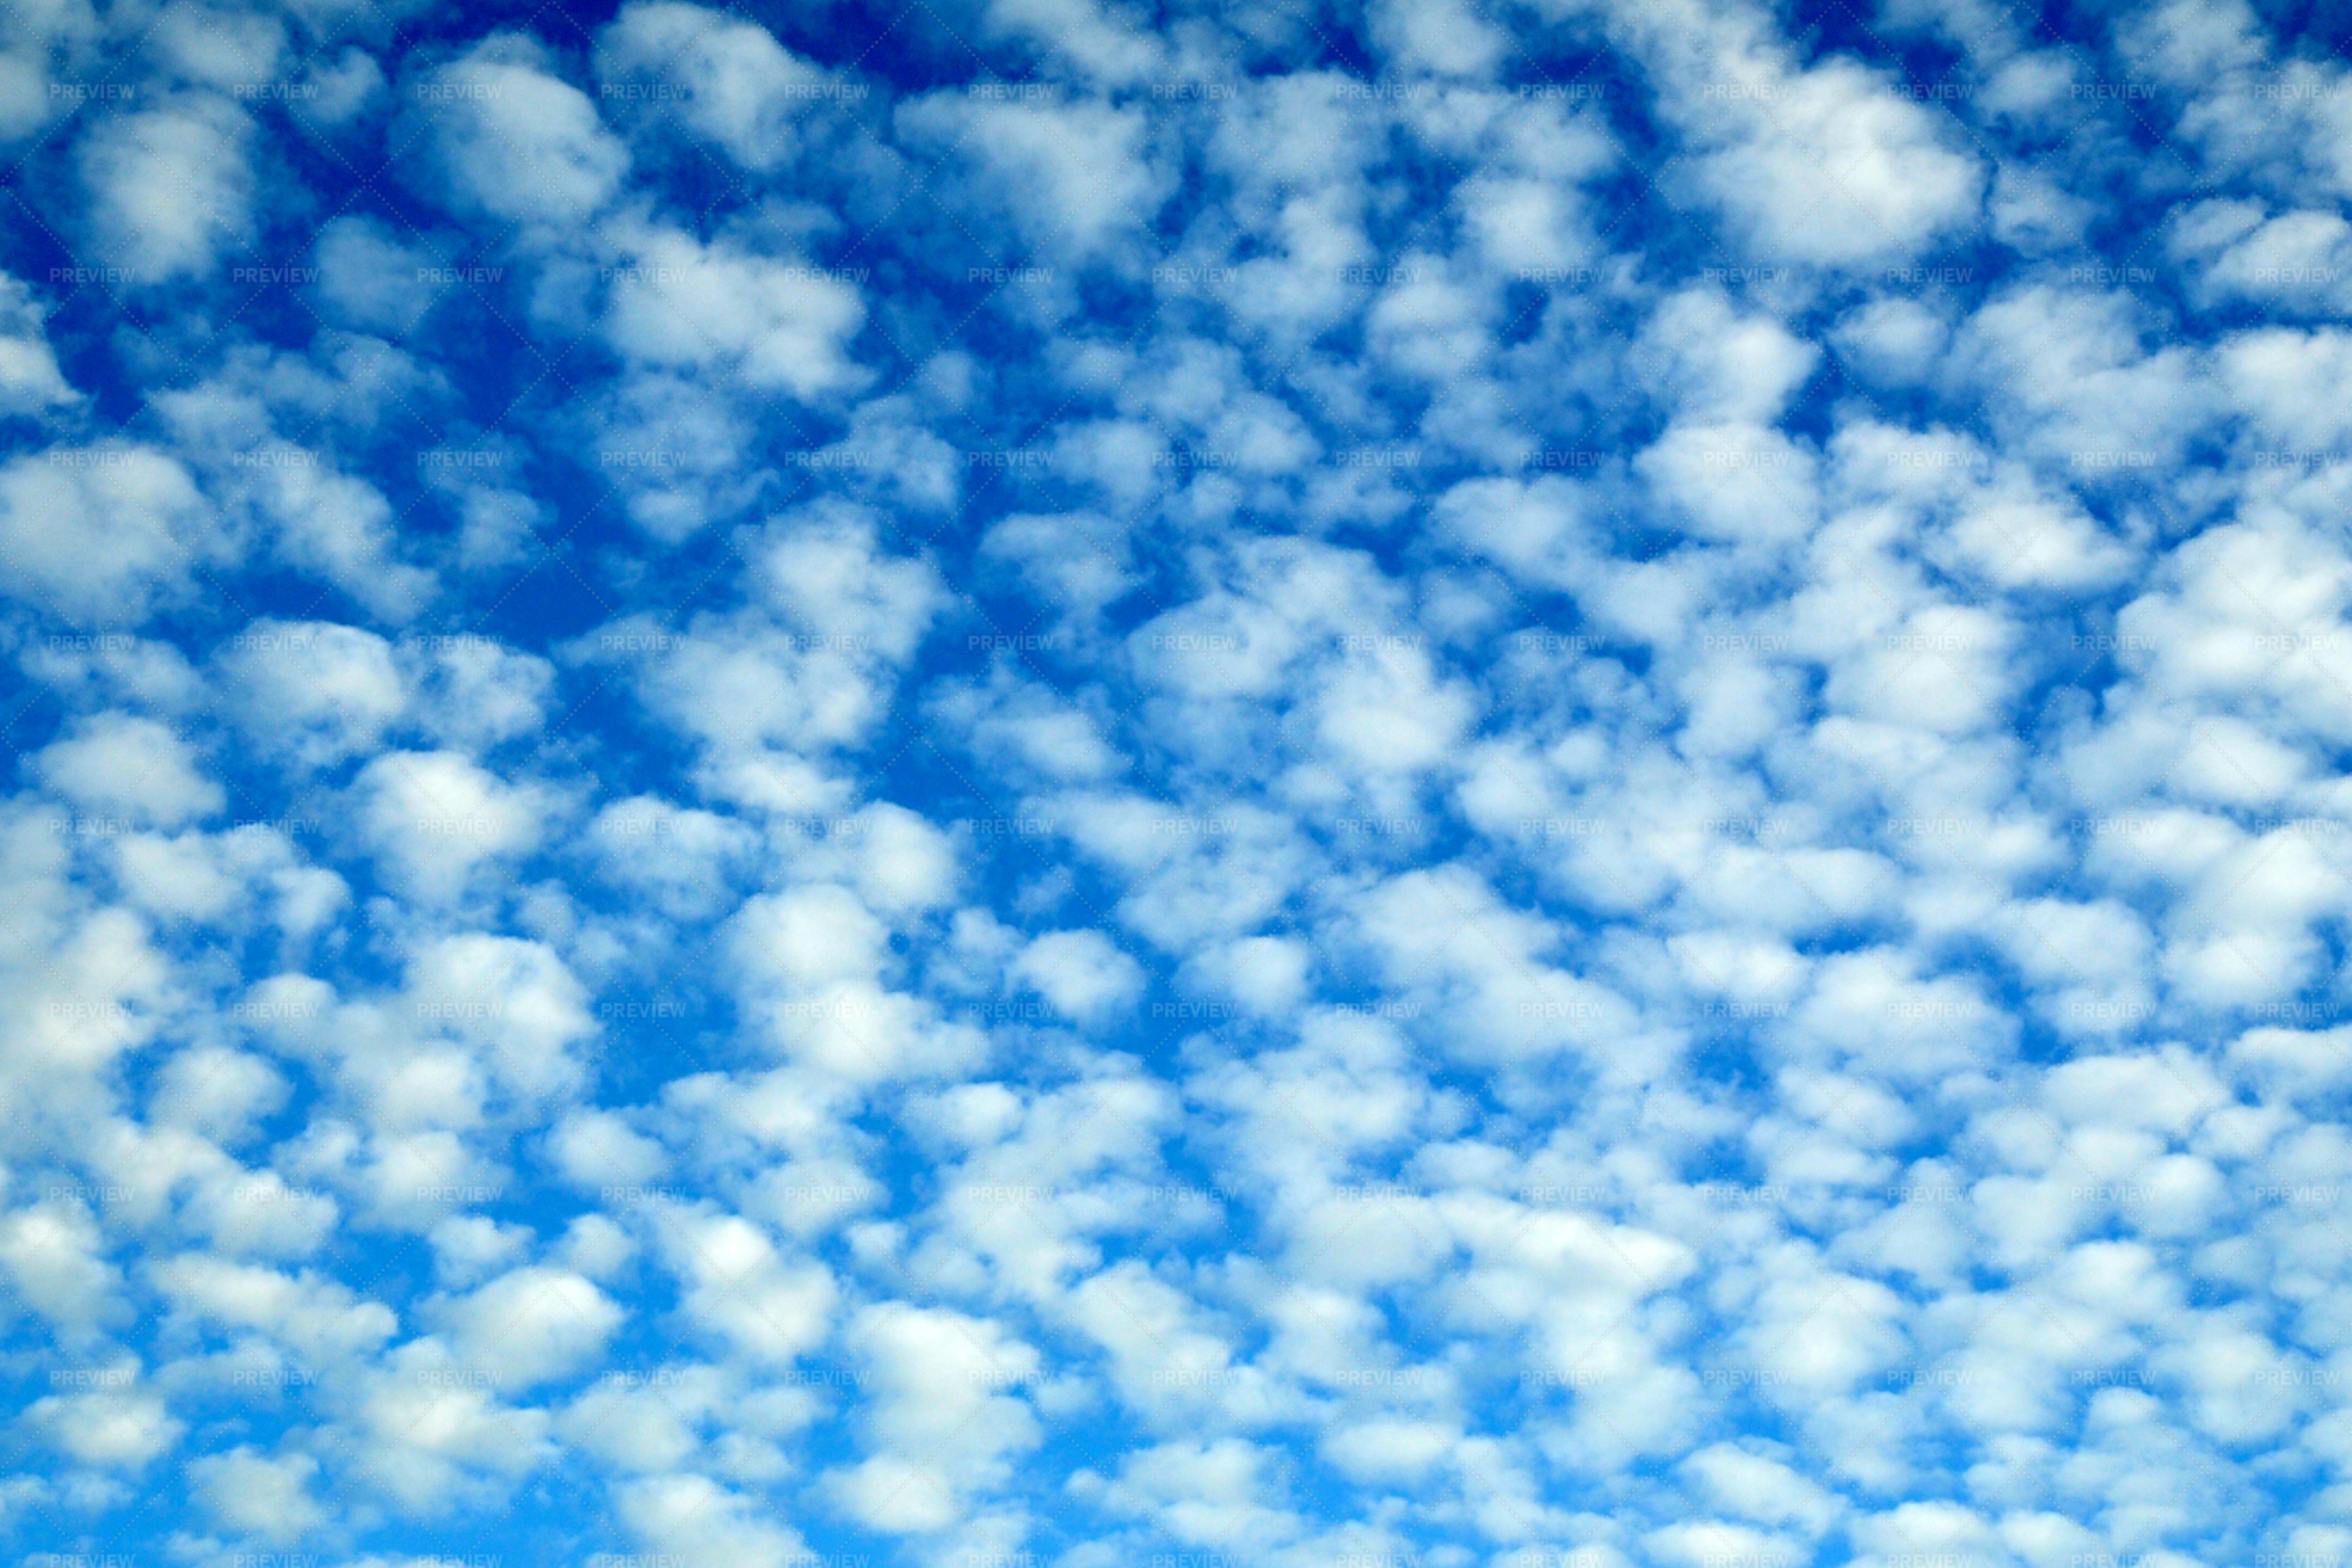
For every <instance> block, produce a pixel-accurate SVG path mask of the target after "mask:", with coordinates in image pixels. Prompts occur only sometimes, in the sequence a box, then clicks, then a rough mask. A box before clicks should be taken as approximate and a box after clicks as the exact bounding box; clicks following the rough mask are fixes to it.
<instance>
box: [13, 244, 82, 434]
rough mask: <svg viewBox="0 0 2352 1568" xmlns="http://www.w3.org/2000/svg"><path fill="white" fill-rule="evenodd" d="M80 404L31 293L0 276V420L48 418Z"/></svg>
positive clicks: (78, 395) (22, 285)
mask: <svg viewBox="0 0 2352 1568" xmlns="http://www.w3.org/2000/svg"><path fill="white" fill-rule="evenodd" d="M80 400H81V394H79V393H78V392H76V391H75V390H74V389H73V388H72V386H70V385H69V384H67V381H66V378H65V374H64V373H63V372H62V371H60V370H59V369H58V355H57V351H56V350H55V349H53V348H51V347H50V346H49V340H48V334H47V331H45V330H44V324H43V319H42V310H41V307H40V304H39V302H38V301H37V300H35V299H34V298H33V291H32V290H31V289H28V288H26V286H25V285H24V284H22V283H20V282H18V281H17V280H16V279H14V278H11V277H8V276H7V275H6V274H5V273H0V416H8V415H36V416H37V415H46V414H50V413H53V412H56V411H58V410H60V409H64V408H68V407H70V406H71V405H74V404H76V403H79V401H80Z"/></svg>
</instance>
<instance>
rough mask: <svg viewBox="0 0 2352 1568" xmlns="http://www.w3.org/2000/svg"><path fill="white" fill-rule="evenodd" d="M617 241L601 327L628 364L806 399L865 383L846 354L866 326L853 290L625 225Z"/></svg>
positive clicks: (687, 238) (831, 279) (822, 275)
mask: <svg viewBox="0 0 2352 1568" xmlns="http://www.w3.org/2000/svg"><path fill="white" fill-rule="evenodd" d="M617 242H618V247H619V249H620V252H621V259H620V261H618V262H617V263H616V264H615V265H614V267H613V268H612V269H611V270H612V274H613V276H614V279H615V281H614V285H613V295H612V300H611V304H610V308H609V309H608V310H606V312H605V314H604V336H605V338H606V340H607V341H608V342H610V343H611V344H612V346H613V350H614V353H618V354H620V355H622V356H623V357H624V358H625V359H627V360H629V361H631V362H633V363H637V364H642V365H645V366H647V367H650V368H654V369H658V370H690V371H698V372H702V373H705V374H719V375H722V376H724V377H727V378H729V379H731V380H735V381H740V383H741V384H743V385H745V386H749V387H751V388H754V389H757V390H759V391H762V392H786V393H790V394H791V395H793V396H794V397H798V398H801V399H803V401H813V400H815V399H818V398H822V397H825V396H828V395H833V394H835V393H841V392H849V391H855V390H856V389H857V388H859V387H861V386H863V385H864V384H866V380H867V379H868V375H869V373H868V372H866V370H865V369H864V368H862V367H861V366H859V365H858V364H857V363H856V361H855V360H854V359H852V358H851V357H850V354H849V343H850V341H851V340H852V339H854V338H855V337H856V335H857V331H858V329H859V328H860V327H861V326H863V325H864V324H865V321H866V306H865V303H864V301H863V300H860V298H859V297H858V292H857V289H856V287H855V286H854V285H853V284H850V283H847V282H845V281H843V280H842V279H839V278H837V277H835V275H834V274H832V273H830V272H828V271H826V270H824V269H823V268H817V267H814V266H812V265H810V264H809V263H807V262H805V261H801V260H797V259H790V258H786V259H777V258H770V257H765V256H760V255H756V254H752V253H751V252H748V251H743V250H739V249H737V248H735V247H732V246H730V245H728V244H726V243H724V242H720V243H715V244H709V245H706V244H704V243H702V242H700V241H698V240H697V239H696V238H695V237H693V236H691V235H688V234H684V233H681V232H679V231H677V230H676V229H662V228H645V229H632V230H629V231H625V232H624V233H622V234H620V235H619V236H618V237H617Z"/></svg>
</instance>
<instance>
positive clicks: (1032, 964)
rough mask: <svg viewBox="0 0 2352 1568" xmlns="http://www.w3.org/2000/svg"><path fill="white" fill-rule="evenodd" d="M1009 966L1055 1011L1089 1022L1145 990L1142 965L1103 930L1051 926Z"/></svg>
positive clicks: (1124, 1003)
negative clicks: (1055, 928)
mask: <svg viewBox="0 0 2352 1568" xmlns="http://www.w3.org/2000/svg"><path fill="white" fill-rule="evenodd" d="M1010 970H1011V973H1012V974H1013V976H1014V977H1015V978H1016V979H1018V980H1019V981H1020V982H1021V983H1022V984H1024V985H1026V986H1027V987H1028V988H1029V989H1030V990H1032V991H1034V992H1035V993H1036V994H1038V995H1040V996H1043V997H1044V998H1045V1001H1046V1002H1047V1004H1048V1005H1051V1006H1052V1007H1053V1009H1054V1010H1055V1012H1056V1013H1059V1014H1062V1015H1064V1016H1067V1017H1070V1018H1072V1019H1075V1020H1076V1021H1078V1022H1080V1023H1086V1024H1091V1023H1097V1022H1099V1021H1101V1020H1103V1019H1106V1018H1108V1017H1110V1016H1112V1015H1114V1014H1115V1013H1117V1012H1118V1009H1119V1008H1121V1007H1124V1006H1126V1005H1129V1004H1131V1003H1132V1002H1134V1001H1135V999H1136V998H1137V997H1138V996H1139V995H1140V994H1142V992H1143V968H1142V965H1140V964H1139V963H1136V962H1135V960H1133V959H1132V958H1129V956H1128V955H1127V954H1126V953H1124V952H1120V951H1119V950H1118V947H1117V946H1115V945H1114V944H1113V943H1112V942H1111V941H1110V939H1109V938H1108V937H1106V936H1104V935H1103V934H1102V932H1100V931H1047V932H1046V933H1045V935H1043V936H1041V937H1039V938H1037V939H1036V940H1035V941H1034V942H1031V943H1030V944H1029V945H1028V946H1027V947H1024V948H1023V949H1022V950H1021V952H1020V953H1019V954H1018V955H1017V956H1016V957H1015V958H1014V959H1013V963H1012V964H1011V966H1010Z"/></svg>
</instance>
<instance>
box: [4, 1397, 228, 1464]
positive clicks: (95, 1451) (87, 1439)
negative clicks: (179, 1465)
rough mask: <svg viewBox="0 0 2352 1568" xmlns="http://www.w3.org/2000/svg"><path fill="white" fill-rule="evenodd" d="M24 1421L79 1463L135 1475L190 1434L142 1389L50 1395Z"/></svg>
mask: <svg viewBox="0 0 2352 1568" xmlns="http://www.w3.org/2000/svg"><path fill="white" fill-rule="evenodd" d="M23 1418H24V1421H25V1424H26V1426H30V1427H31V1428H32V1429H33V1430H34V1431H36V1432H37V1433H39V1434H40V1436H42V1437H43V1438H45V1439H46V1440H47V1442H48V1443H49V1444H50V1446H51V1447H55V1448H56V1449H57V1450H58V1452H60V1453H62V1454H64V1455H65V1456H66V1457H67V1458H70V1459H73V1460H74V1461H76V1462H77V1463H79V1464H84V1465H95V1466H101V1467H104V1468H109V1469H121V1470H130V1471H133V1472H135V1471H138V1470H142V1469H144V1468H146V1467H147V1466H148V1465H149V1464H150V1463H152V1461H153V1460H155V1459H158V1458H162V1457H163V1455H164V1454H166V1453H169V1452H170V1451H171V1450H172V1448H173V1447H174V1446H175V1445H176V1444H177V1443H178V1442H179V1440H180V1437H181V1435H182V1434H183V1433H184V1432H185V1431H186V1430H187V1423H185V1422H184V1421H181V1420H180V1419H178V1418H177V1417H175V1416H173V1415H172V1414H171V1412H170V1411H169V1410H168V1409H167V1408H166V1407H165V1405H164V1404H163V1400H162V1399H160V1398H158V1397H157V1396H156V1395H155V1394H152V1393H150V1392H148V1391H147V1390H145V1389H137V1388H133V1389H124V1390H101V1391H100V1392H97V1393H91V1394H48V1395H46V1396H44V1397H42V1398H39V1399H36V1400H35V1401H33V1403H32V1404H31V1405H29V1406H27V1407H26V1411H25V1414H24V1417H23Z"/></svg>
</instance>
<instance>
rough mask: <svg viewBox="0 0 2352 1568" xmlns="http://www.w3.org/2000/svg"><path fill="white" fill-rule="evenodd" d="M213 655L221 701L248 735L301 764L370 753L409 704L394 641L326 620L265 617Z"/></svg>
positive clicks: (322, 763) (325, 764)
mask: <svg viewBox="0 0 2352 1568" xmlns="http://www.w3.org/2000/svg"><path fill="white" fill-rule="evenodd" d="M218 658H219V659H220V663H221V667H222V674H223V677H224V680H225V682H226V690H225V692H224V696H225V699H226V703H227V705H228V706H229V708H230V710H231V711H232V712H234V713H235V714H236V719H237V722H238V728H239V729H240V730H241V731H243V732H244V734H245V735H246V736H247V739H248V740H250V741H251V742H254V743H256V744H257V745H258V746H259V747H261V748H262V750H263V751H264V752H267V753H270V754H274V755H279V756H284V757H286V758H288V759H289V760H291V761H293V762H295V763H299V764H300V765H301V766H304V767H309V768H318V767H328V766H331V765H333V764H334V763H341V762H343V761H346V760H348V759H350V758H352V757H356V756H362V755H365V754H367V753H369V752H373V751H374V750H375V749H376V747H377V745H378V744H379V743H380V742H382V740H383V735H384V732H385V731H387V730H388V729H390V728H391V727H392V725H393V724H394V723H395V722H397V721H399V720H400V719H401V718H402V717H403V716H404V714H405V713H406V712H407V710H408V705H409V701H410V687H409V681H408V679H407V677H406V676H405V675H404V672H403V670H402V668H401V667H400V663H399V661H398V660H397V659H396V658H395V657H394V648H393V646H392V644H390V643H388V642H386V641H385V640H384V639H383V637H378V636H376V635H375V634H374V633H373V632H371V631H366V630H364V629H362V628H361V627H358V626H341V625H337V624H336V623H333V622H331V621H279V620H271V619H266V618H265V619H262V620H257V621H255V622H254V623H252V624H251V625H250V626H247V627H246V628H245V629H244V630H243V631H241V632H238V633H236V635H234V636H233V637H230V638H229V639H228V641H227V643H226V646H225V647H223V648H222V649H221V651H220V653H219V655H218Z"/></svg>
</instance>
